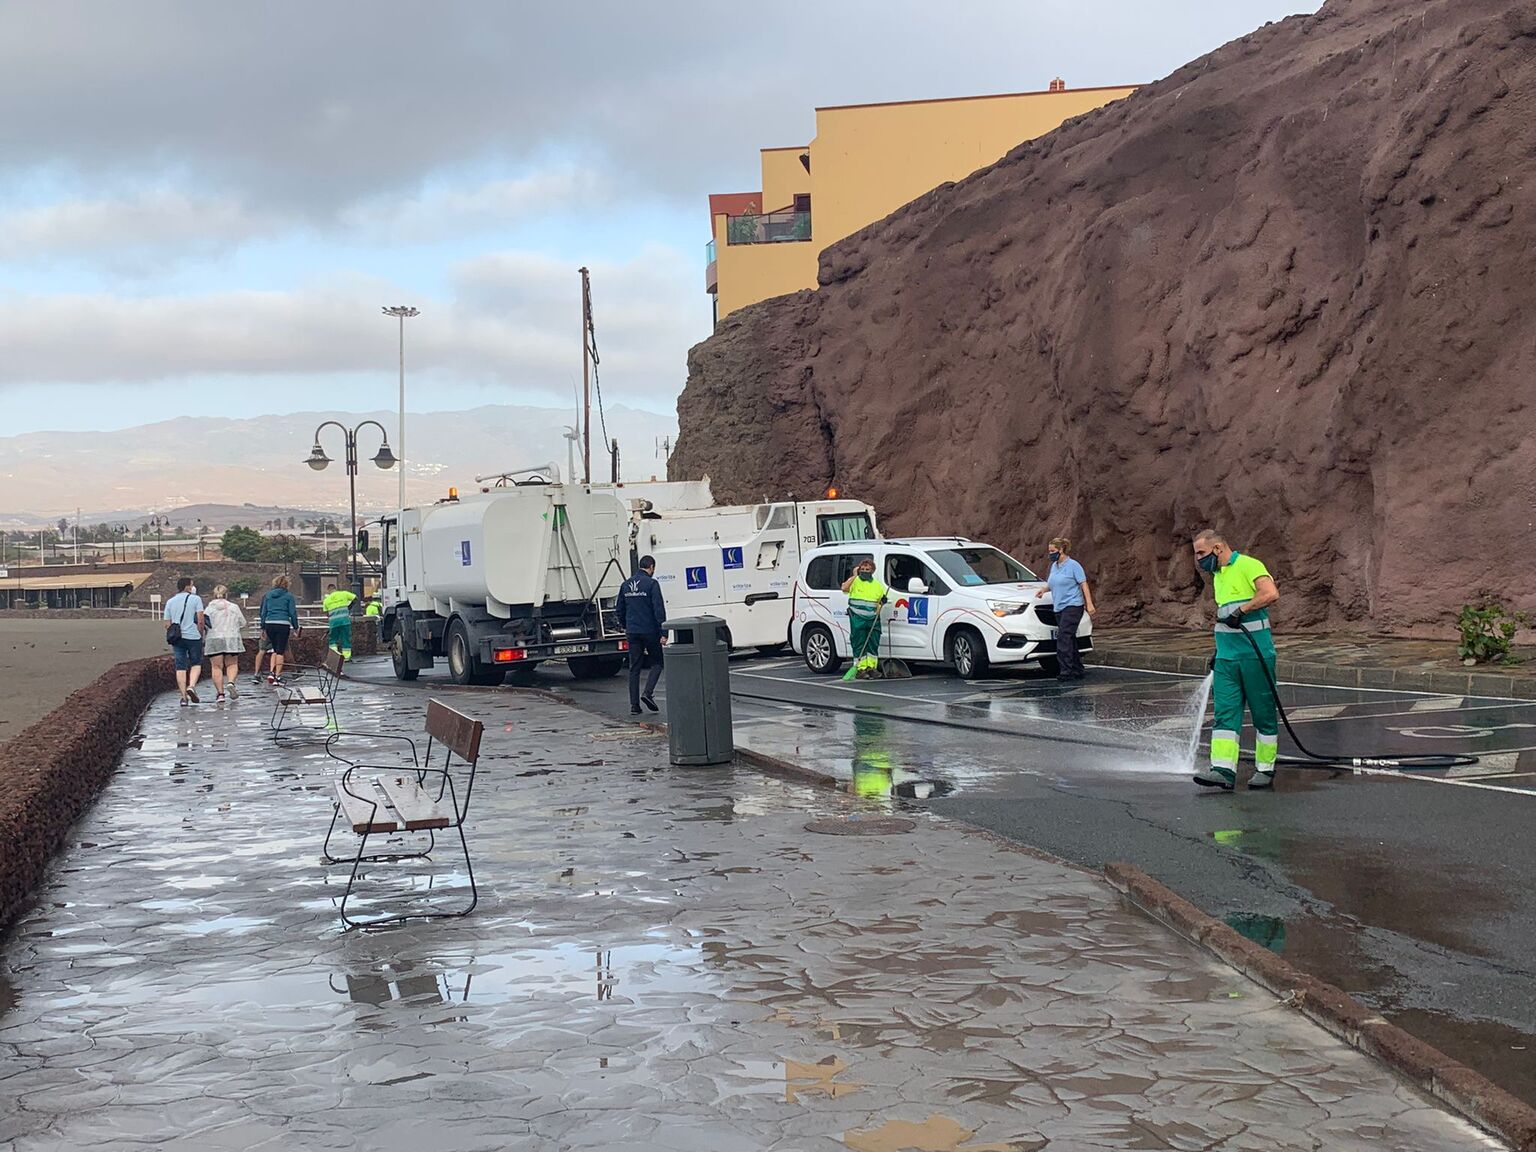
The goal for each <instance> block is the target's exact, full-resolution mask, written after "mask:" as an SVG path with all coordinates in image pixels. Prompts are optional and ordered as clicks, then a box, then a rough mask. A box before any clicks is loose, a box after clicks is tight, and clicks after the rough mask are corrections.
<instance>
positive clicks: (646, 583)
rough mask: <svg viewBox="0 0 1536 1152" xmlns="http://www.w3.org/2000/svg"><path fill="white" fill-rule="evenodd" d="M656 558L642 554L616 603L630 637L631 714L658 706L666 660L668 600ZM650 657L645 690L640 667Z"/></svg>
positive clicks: (621, 622)
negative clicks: (642, 707) (658, 577)
mask: <svg viewBox="0 0 1536 1152" xmlns="http://www.w3.org/2000/svg"><path fill="white" fill-rule="evenodd" d="M655 572H656V560H655V558H654V557H651V556H642V557H640V566H639V570H638V571H637V572H636V573H635V574H634V575H633V576H631V577H630V578H629V579H628V580H626V581H624V585H623V587H621V588H620V589H619V600H618V604H617V605H616V606H615V609H616V611H617V612H618V616H619V627H621V628H623V629H624V636H625V639H626V640H628V641H629V714H630V715H631V716H638V715H640V705H641V704H644V705H645V706H646V707H647V708H649V709H650V710H651V711H652V712H659V711H660V709H659V708H658V707H657V706H656V681H658V680H660V679H661V668H662V664H663V659H662V653H661V626H662V623H663V622H664V621H665V620H666V618H667V605H666V601H664V600H663V599H662V598H661V585H660V584H658V583H656V580H655V578H654V577H655ZM647 657H649V658H650V661H651V674H650V676H649V677H647V678H646V681H645V691H644V692H643V693H642V692H641V691H640V670H641V669H642V668H643V667H645V661H646V658H647Z"/></svg>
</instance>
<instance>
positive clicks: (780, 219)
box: [725, 210, 811, 245]
mask: <svg viewBox="0 0 1536 1152" xmlns="http://www.w3.org/2000/svg"><path fill="white" fill-rule="evenodd" d="M810 238H811V214H810V213H809V212H796V211H793V210H789V211H785V212H765V213H762V214H761V215H757V216H750V215H748V216H727V217H726V219H725V242H726V243H727V244H732V245H735V244H777V243H779V242H780V241H784V240H809V239H810Z"/></svg>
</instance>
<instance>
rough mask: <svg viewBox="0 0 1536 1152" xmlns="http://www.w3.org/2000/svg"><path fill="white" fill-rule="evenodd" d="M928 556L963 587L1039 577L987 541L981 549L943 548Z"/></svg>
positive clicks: (1015, 582)
mask: <svg viewBox="0 0 1536 1152" xmlns="http://www.w3.org/2000/svg"><path fill="white" fill-rule="evenodd" d="M928 555H929V556H930V557H932V559H933V562H934V563H935V564H937V565H938V566H939V567H940V568H942V569H944V571H945V572H947V573H949V575H950V577H951V578H952V579H953V580H954V581H955V583H956V584H958V585H960V587H962V588H974V587H976V586H977V585H980V584H1021V583H1024V582H1025V581H1029V580H1038V579H1040V577H1038V576H1036V575H1035V574H1034V573H1033V572H1031V571H1030V570H1029V569H1028V568H1026V567H1024V565H1022V564H1020V563H1019V562H1018V561H1017V560H1015V559H1014V558H1013V557H1012V556H1010V555H1008V553H1006V552H999V551H998V550H997V549H996V548H993V547H990V546H988V545H985V544H983V545H982V546H981V547H979V548H941V549H936V550H935V551H932V552H930V553H928Z"/></svg>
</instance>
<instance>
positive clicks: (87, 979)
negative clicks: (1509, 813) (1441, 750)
mask: <svg viewBox="0 0 1536 1152" xmlns="http://www.w3.org/2000/svg"><path fill="white" fill-rule="evenodd" d="M265 696H266V693H265V690H256V689H252V690H251V691H250V692H249V694H248V695H247V696H244V697H242V699H240V700H239V701H238V702H237V703H235V704H232V705H229V706H226V707H224V708H222V709H214V708H210V707H203V708H193V709H186V710H179V709H178V708H177V707H176V703H175V699H174V697H168V698H166V699H163V700H162V701H160V702H159V703H158V704H157V705H156V706H155V707H154V708H153V709H152V710H151V711H150V713H149V714H148V716H147V717H146V718H145V721H144V725H143V732H144V738H143V740H142V743H141V744H140V746H139V747H137V748H135V749H132V750H130V751H129V753H128V754H127V756H126V758H125V761H124V763H123V766H122V768H121V771H120V772H119V774H118V776H117V778H116V780H115V782H114V783H113V785H112V786H111V787H110V788H109V790H108V791H107V793H106V794H105V795H104V796H103V798H102V800H101V801H100V803H99V804H98V805H97V806H96V808H95V809H94V810H93V811H92V812H91V813H90V814H89V815H88V817H87V818H86V819H85V820H83V821H82V823H81V825H80V826H79V827H78V829H77V831H76V835H75V837H74V840H73V842H72V843H71V845H70V846H69V847H68V849H67V851H66V852H65V853H64V854H63V855H62V856H61V858H60V860H59V862H58V865H57V867H56V868H55V870H54V872H53V874H52V876H51V880H50V883H49V886H48V887H47V889H46V890H45V891H44V893H43V894H42V899H41V902H40V904H39V906H38V907H37V908H36V909H35V911H34V912H33V913H31V914H30V915H29V916H28V917H26V918H25V919H24V920H23V921H22V922H21V923H20V924H19V925H18V926H17V928H16V930H15V932H14V933H13V934H12V935H11V937H10V938H9V940H8V943H7V947H6V950H5V953H4V964H3V966H0V1099H4V1100H5V1101H6V1102H7V1106H6V1107H5V1108H0V1147H7V1148H11V1147H14V1148H15V1149H17V1150H18V1152H34V1150H38V1149H53V1148H59V1149H63V1148H68V1149H109V1148H134V1147H145V1148H148V1147H154V1148H173V1149H224V1148H230V1149H234V1148H240V1149H310V1148H314V1149H328V1148H351V1147H367V1148H381V1149H382V1148H401V1149H405V1148H412V1149H417V1148H431V1149H435V1150H450V1149H508V1148H512V1149H530V1150H551V1152H553V1150H555V1149H568V1148H569V1149H577V1148H602V1149H633V1150H637V1152H640V1150H645V1149H665V1150H667V1152H689V1150H694V1149H697V1150H700V1152H703V1150H710V1152H716V1150H730V1152H746V1150H751V1149H786V1150H788V1149H793V1150H796V1152H799V1150H808V1152H814V1150H819V1149H829V1150H830V1149H854V1150H857V1152H901V1150H904V1149H915V1150H924V1152H1003V1150H1013V1152H1018V1150H1033V1149H1040V1148H1050V1149H1062V1150H1066V1149H1071V1150H1080V1149H1084V1150H1085V1149H1099V1148H1117V1149H1125V1148H1142V1149H1145V1148H1179V1149H1197V1148H1223V1149H1262V1150H1264V1152H1273V1150H1276V1149H1297V1148H1306V1149H1316V1148H1326V1149H1329V1150H1330V1152H1336V1150H1345V1149H1372V1150H1375V1152H1379V1150H1383V1149H1425V1150H1429V1149H1433V1150H1436V1152H1439V1150H1446V1149H1471V1148H1493V1147H1497V1145H1496V1144H1494V1143H1493V1142H1492V1141H1490V1140H1488V1139H1486V1138H1485V1137H1483V1136H1481V1135H1479V1134H1478V1133H1476V1132H1475V1131H1473V1130H1472V1129H1471V1128H1470V1127H1469V1126H1468V1125H1466V1124H1464V1123H1463V1122H1462V1121H1460V1120H1458V1119H1456V1118H1455V1117H1452V1116H1450V1115H1448V1114H1446V1113H1444V1112H1442V1111H1440V1110H1439V1109H1437V1108H1436V1107H1435V1106H1433V1105H1432V1104H1431V1103H1430V1102H1429V1101H1427V1099H1426V1098H1424V1097H1422V1096H1421V1095H1420V1094H1418V1093H1417V1092H1416V1091H1414V1090H1412V1089H1409V1088H1407V1087H1406V1086H1403V1085H1401V1084H1399V1083H1398V1082H1396V1081H1395V1080H1394V1079H1393V1078H1392V1077H1391V1076H1390V1075H1389V1074H1388V1073H1387V1072H1385V1071H1384V1070H1382V1069H1381V1068H1379V1067H1378V1066H1376V1065H1375V1064H1373V1063H1372V1062H1371V1061H1369V1060H1367V1059H1366V1058H1365V1057H1363V1056H1360V1055H1359V1054H1357V1053H1355V1052H1353V1051H1351V1050H1350V1049H1348V1048H1346V1047H1344V1046H1343V1045H1342V1044H1340V1043H1338V1042H1336V1041H1335V1040H1333V1039H1332V1038H1330V1037H1329V1036H1327V1035H1326V1034H1325V1033H1323V1032H1322V1031H1321V1030H1319V1029H1317V1028H1315V1027H1313V1026H1312V1025H1311V1024H1309V1023H1308V1022H1306V1021H1305V1020H1304V1019H1302V1018H1300V1017H1298V1016H1297V1015H1296V1014H1294V1013H1293V1012H1292V1011H1291V1010H1290V1009H1288V1008H1286V1007H1284V1006H1282V1005H1281V1004H1279V1003H1278V1002H1277V1001H1275V1000H1274V999H1273V998H1272V997H1270V996H1268V995H1267V994H1265V993H1264V992H1262V991H1261V990H1260V989H1258V988H1257V987H1256V986H1254V985H1252V984H1249V983H1248V982H1246V981H1245V980H1244V979H1243V978H1241V977H1239V976H1237V975H1236V974H1235V973H1233V972H1231V971H1230V970H1228V969H1226V968H1224V967H1223V966H1221V965H1219V964H1217V963H1216V962H1214V961H1213V960H1211V959H1209V958H1208V957H1206V956H1205V955H1204V954H1203V953H1200V952H1198V951H1196V950H1195V949H1194V948H1192V947H1191V946H1188V945H1186V944H1185V943H1184V942H1182V941H1180V940H1178V939H1176V938H1174V937H1173V936H1171V935H1170V934H1168V933H1167V932H1166V931H1165V930H1164V929H1162V928H1161V927H1160V926H1158V925H1156V924H1155V923H1153V922H1151V921H1149V920H1147V919H1145V918H1143V917H1142V916H1140V915H1139V914H1137V913H1135V912H1133V911H1130V910H1128V909H1126V908H1125V907H1123V906H1122V905H1121V904H1120V903H1119V901H1118V898H1117V897H1116V896H1115V895H1114V893H1113V892H1111V890H1109V889H1108V888H1107V886H1105V885H1104V884H1102V883H1101V882H1100V881H1099V880H1098V879H1096V878H1095V877H1093V876H1092V875H1091V874H1088V873H1085V872H1080V871H1077V870H1075V869H1072V868H1069V867H1066V866H1064V865H1061V864H1058V863H1055V862H1051V861H1047V860H1043V859H1040V858H1037V857H1035V856H1032V855H1028V854H1025V853H1023V852H1021V851H1017V850H1014V849H1011V848H1007V847H1004V846H1001V845H999V844H998V843H997V842H995V841H994V840H992V839H990V838H988V837H986V836H984V835H982V834H979V833H975V832H971V831H968V830H966V829H964V828H963V827H961V826H958V825H954V824H950V823H946V822H944V821H942V820H938V819H936V818H932V817H930V816H927V815H924V814H922V813H907V814H906V815H907V816H909V817H910V818H911V820H912V822H913V827H912V829H911V830H910V831H908V832H905V833H900V832H895V833H890V834H887V835H882V836H858V835H822V834H816V833H813V832H810V831H808V830H807V829H806V825H807V823H808V822H811V821H815V820H830V821H832V822H833V823H832V825H831V826H832V827H834V828H837V829H840V830H844V831H846V830H849V828H850V826H856V825H857V824H859V823H864V824H868V823H869V822H870V820H871V819H872V818H875V817H883V816H889V815H893V814H899V813H894V812H893V810H892V808H891V805H893V804H898V803H899V801H892V800H890V799H886V800H883V801H878V802H876V801H864V800H860V799H857V798H854V797H850V796H847V795H843V794H839V793H835V792H831V791H825V790H813V789H809V788H805V787H802V786H800V785H797V784H793V783H788V782H784V781H780V780H775V779H772V778H770V777H767V776H764V775H761V774H759V773H756V772H754V771H751V770H747V769H743V768H735V769H708V770H700V769H671V768H669V767H667V765H666V746H665V741H664V739H659V738H656V737H653V736H646V735H643V734H642V733H641V731H640V730H638V729H634V728H631V727H628V726H626V725H620V724H618V723H616V722H610V721H605V720H603V719H600V718H596V717H593V716H590V715H588V714H585V713H582V712H579V711H577V710H574V709H568V708H565V707H562V706H560V705H557V704H554V703H552V702H549V701H545V700H542V699H538V698H534V697H530V696H520V695H517V694H512V693H495V694H490V693H487V694H485V695H483V696H481V695H470V694H462V693H461V694H455V695H453V696H452V697H450V698H449V702H450V703H452V704H454V705H455V706H457V707H461V708H464V709H465V710H468V711H470V712H472V713H473V714H475V715H477V716H479V717H480V718H482V719H484V720H485V721H486V725H487V732H486V740H485V746H484V747H485V755H484V757H483V759H482V773H481V777H480V780H479V782H478V783H477V786H476V792H475V807H474V812H473V821H472V830H471V845H472V848H473V850H474V852H475V864H476V873H477V876H478V877H479V879H480V883H481V904H480V907H479V908H478V910H477V911H476V912H475V913H474V914H473V915H472V916H471V917H470V918H468V919H466V920H456V921H436V922H413V923H410V924H408V925H406V926H404V927H400V928H395V929H391V930H386V931H379V932H371V933H365V932H356V931H353V932H343V931H340V930H339V923H338V920H337V915H336V907H335V902H336V900H337V898H338V897H339V895H340V890H341V883H342V882H343V881H344V879H345V876H344V873H343V871H342V870H341V869H338V868H331V869H327V868H325V867H323V866H322V865H321V863H320V861H319V849H320V844H321V840H322V837H323V834H324V831H325V828H326V825H327V823H328V821H329V819H330V802H329V800H328V798H327V797H328V795H329V782H330V779H331V776H332V768H333V767H334V766H335V765H334V762H333V761H329V760H327V759H326V757H325V755H324V753H323V751H321V750H320V749H319V748H317V747H315V746H308V747H298V748H291V749H275V748H274V747H273V746H272V745H271V743H270V741H268V740H266V739H265V738H264V727H263V726H264V723H265V720H266V715H267V709H266V708H264V707H262V704H263V701H264V699H265ZM422 707H423V694H422V693H419V692H412V691H410V690H409V689H393V688H385V687H374V686H367V685H360V684H356V683H353V684H350V685H348V687H347V688H346V690H345V691H344V693H343V694H342V697H341V702H340V708H339V710H340V714H341V718H342V723H343V726H344V727H346V728H347V729H348V730H349V731H360V732H395V733H401V732H409V731H411V730H412V729H413V728H415V726H416V725H417V723H418V720H419V716H420V712H421V709H422ZM450 860H451V858H450V857H449V856H443V857H442V859H441V862H440V867H441V868H442V871H440V872H438V873H436V875H435V879H434V882H433V886H432V887H431V888H430V889H429V888H428V887H427V879H426V878H427V876H428V875H430V873H429V871H428V870H427V869H426V868H425V867H424V866H421V865H416V866H402V865H396V866H394V867H393V868H392V869H385V868H383V867H382V866H381V867H380V868H378V869H376V870H375V874H372V875H370V877H369V879H370V881H373V882H375V884H376V888H375V890H376V891H382V890H383V888H382V887H381V886H382V885H383V884H384V883H385V881H386V877H393V881H394V882H395V883H403V884H406V885H408V886H409V888H410V892H409V893H408V894H407V895H406V898H408V899H415V900H420V899H439V898H451V897H452V896H453V895H455V894H457V892H458V891H459V890H460V888H461V886H462V883H463V876H462V875H461V874H460V873H459V872H457V871H455V870H454V868H453V867H452V865H451V862H450ZM12 1105H14V1106H12Z"/></svg>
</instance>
